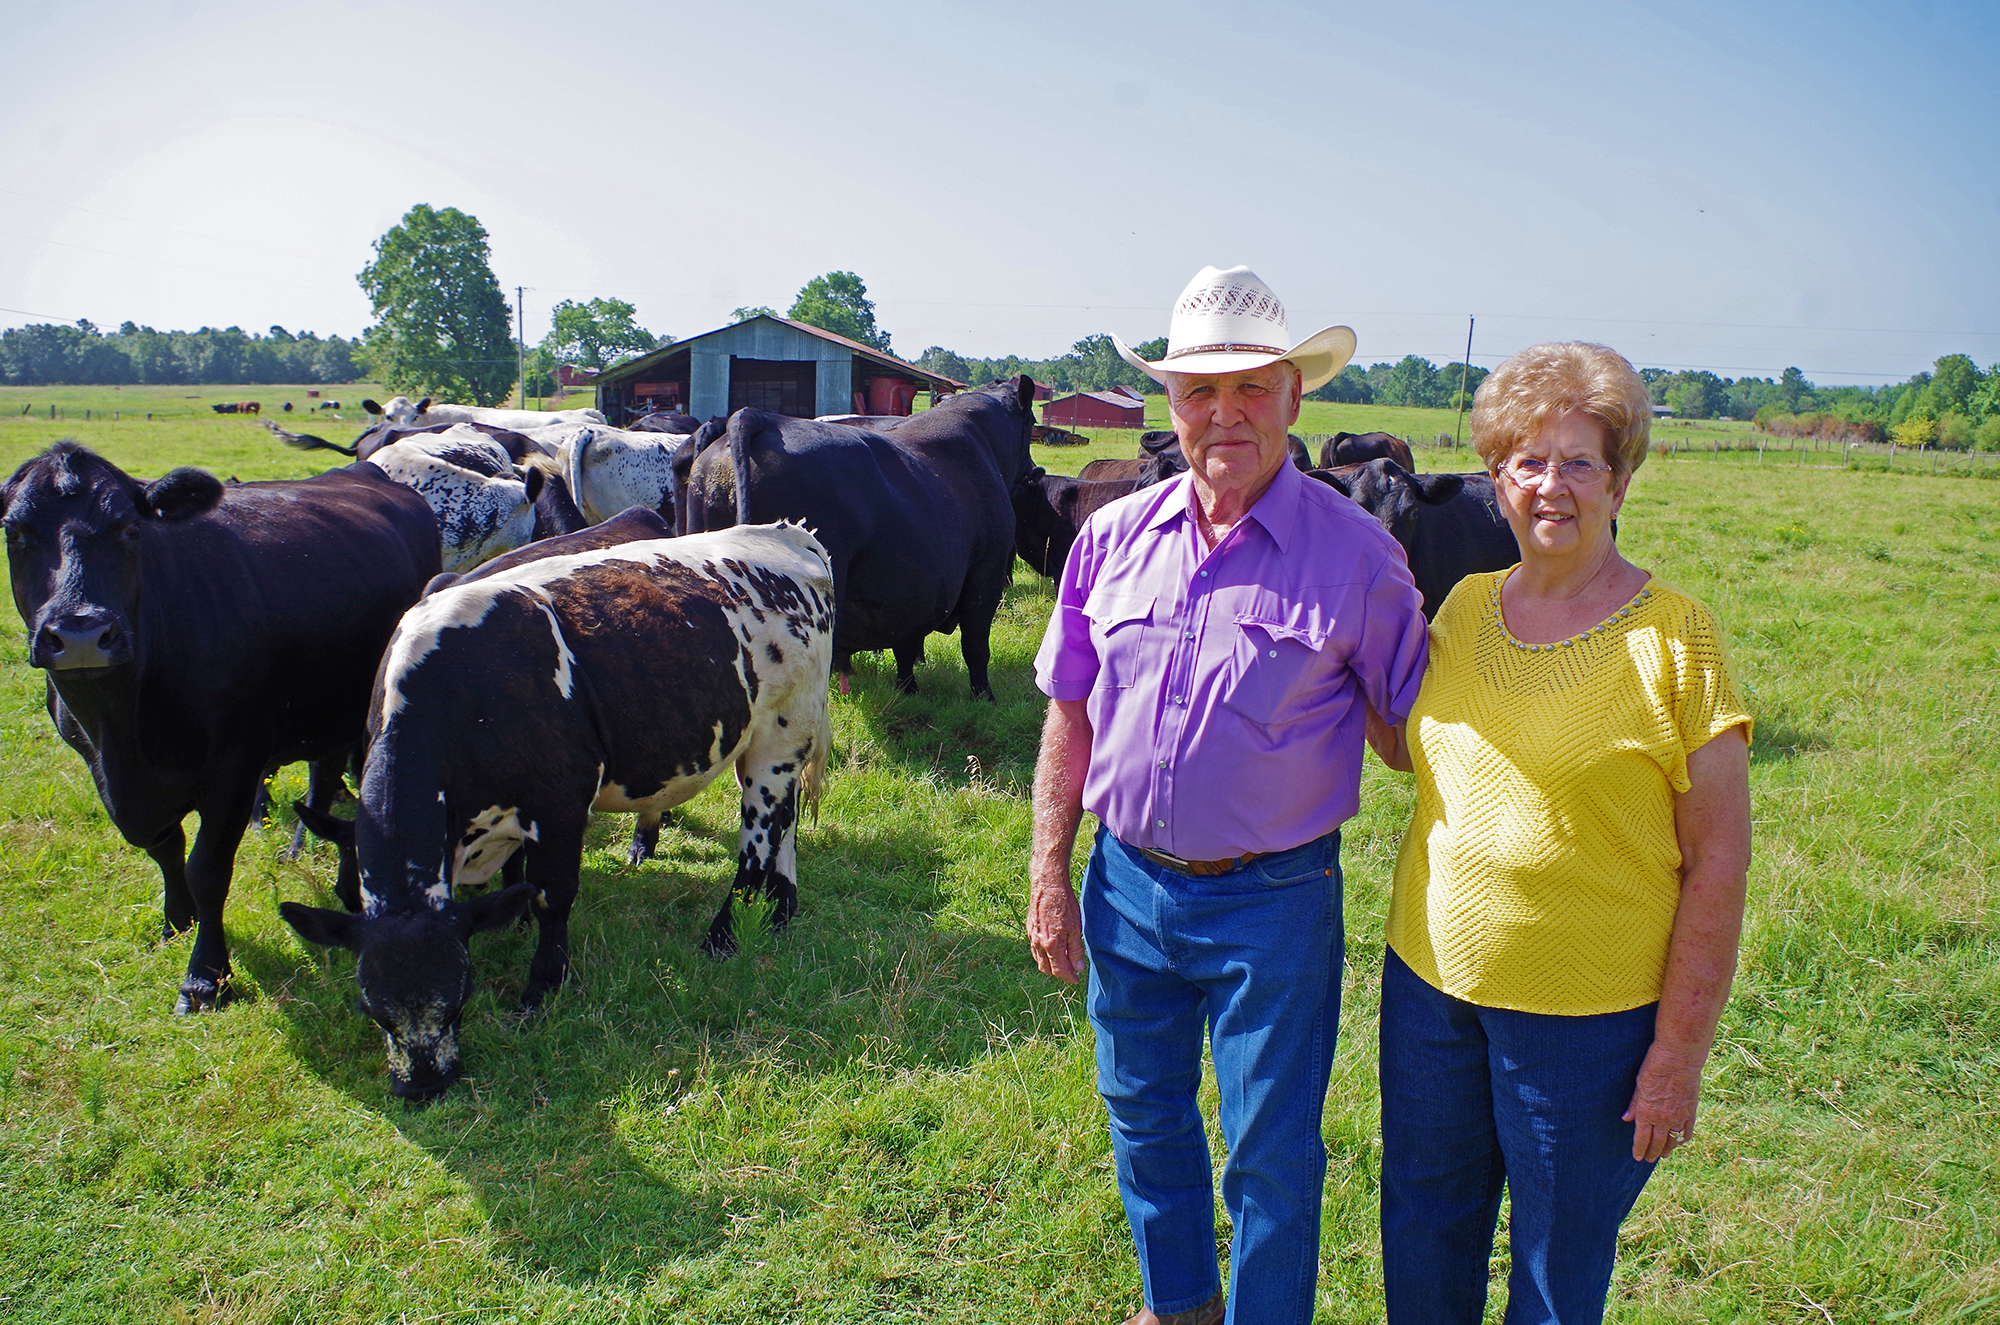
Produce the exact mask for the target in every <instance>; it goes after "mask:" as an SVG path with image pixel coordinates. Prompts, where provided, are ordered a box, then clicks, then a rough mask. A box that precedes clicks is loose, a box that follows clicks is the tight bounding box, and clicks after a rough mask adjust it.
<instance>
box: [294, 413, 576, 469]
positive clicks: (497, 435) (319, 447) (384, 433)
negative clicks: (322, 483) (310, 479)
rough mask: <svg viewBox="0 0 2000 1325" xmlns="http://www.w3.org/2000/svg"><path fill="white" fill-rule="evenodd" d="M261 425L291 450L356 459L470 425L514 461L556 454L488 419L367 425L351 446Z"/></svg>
mask: <svg viewBox="0 0 2000 1325" xmlns="http://www.w3.org/2000/svg"><path fill="white" fill-rule="evenodd" d="M264 426H265V427H266V428H269V429H270V430H271V435H272V436H273V437H276V438H277V439H278V440H279V441H281V442H283V443H284V444H285V445H286V446H289V447H291V448H293V449H294V450H298V451H334V452H338V453H339V454H341V455H347V456H353V457H354V458H355V459H356V460H366V459H368V458H369V457H370V456H372V455H374V454H375V453H376V452H377V451H379V450H381V449H382V448H383V447H385V446H394V445H395V444H396V443H398V442H400V441H404V440H405V439H407V438H411V437H422V436H425V435H427V434H434V433H443V432H448V431H450V430H451V429H453V428H469V429H472V430H473V431H475V432H478V433H482V434H484V435H485V436H487V437H490V438H492V439H493V440H494V441H496V442H498V443H499V444H500V445H501V446H502V447H503V448H505V449H506V452H507V454H508V455H509V456H511V457H513V459H514V462H515V463H516V464H519V463H521V462H523V461H525V460H526V459H527V458H528V457H529V456H533V455H540V456H548V457H554V456H556V455H557V454H559V452H558V450H557V448H556V447H554V446H551V445H549V444H548V443H546V442H544V441H543V440H542V439H541V438H539V437H534V436H530V435H529V434H527V433H521V432H516V431H514V430H513V429H511V428H501V427H497V426H495V425H493V424H490V423H433V424H429V425H426V426H425V427H422V428H395V427H387V428H370V429H369V430H368V431H367V432H364V433H362V434H361V436H360V437H359V438H357V439H356V441H355V444H354V445H353V446H340V445H338V444H336V443H334V442H329V441H328V440H327V439H326V438H324V437H315V436H313V435H312V434H311V433H304V432H287V431H286V430H285V429H283V428H280V427H279V426H278V425H277V424H275V423H272V422H270V421H268V420H266V421H265V424H264Z"/></svg>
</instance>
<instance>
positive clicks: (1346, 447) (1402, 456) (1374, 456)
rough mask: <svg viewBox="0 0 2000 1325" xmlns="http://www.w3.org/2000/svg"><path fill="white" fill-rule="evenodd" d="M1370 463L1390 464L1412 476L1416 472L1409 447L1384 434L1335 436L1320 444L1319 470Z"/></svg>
mask: <svg viewBox="0 0 2000 1325" xmlns="http://www.w3.org/2000/svg"><path fill="white" fill-rule="evenodd" d="M1370 460H1393V461H1395V462H1396V463H1397V464H1399V465H1401V466H1402V467H1403V468H1404V469H1407V470H1410V471H1412V472H1415V470H1416V468H1417V462H1416V461H1415V460H1414V459H1413V458H1412V457H1411V455H1410V444H1409V443H1408V442H1406V441H1404V440H1403V439H1402V438H1400V437H1395V436H1392V435H1390V434H1389V433H1386V432H1359V433H1356V432H1337V433H1335V434H1334V435H1333V439H1332V440H1331V441H1327V442H1322V443H1320V448H1319V467H1320V468H1321V469H1334V468H1337V467H1339V466H1342V465H1365V464H1367V463H1368V462H1369V461H1370Z"/></svg>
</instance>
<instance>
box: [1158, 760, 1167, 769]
mask: <svg viewBox="0 0 2000 1325" xmlns="http://www.w3.org/2000/svg"><path fill="white" fill-rule="evenodd" d="M1166 766H1167V761H1166V760H1164V759H1162V760H1161V761H1160V767H1161V768H1165V767H1166Z"/></svg>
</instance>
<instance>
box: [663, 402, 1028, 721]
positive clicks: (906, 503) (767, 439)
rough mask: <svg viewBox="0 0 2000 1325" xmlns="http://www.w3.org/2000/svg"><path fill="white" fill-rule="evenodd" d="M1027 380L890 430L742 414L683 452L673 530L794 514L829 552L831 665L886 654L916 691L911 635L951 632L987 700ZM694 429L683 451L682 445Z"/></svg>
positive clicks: (1008, 557)
mask: <svg viewBox="0 0 2000 1325" xmlns="http://www.w3.org/2000/svg"><path fill="white" fill-rule="evenodd" d="M1034 390H1035V384H1034V382H1033V381H1032V380H1031V379H1029V378H1027V377H1016V378H1012V379H1010V380H1008V381H1006V382H996V383H993V384H991V385H989V386H984V387H980V388H978V389H977V390H972V391H961V392H959V393H957V394H956V395H953V396H949V397H947V398H946V399H944V400H942V401H940V402H939V403H938V404H937V405H936V406H935V407H934V408H932V409H928V410H925V411H924V412H923V413H922V414H919V415H915V416H913V417H911V418H909V419H907V420H905V421H903V422H902V423H900V424H898V425H897V427H896V429H895V431H893V432H886V433H882V432H871V431H869V430H867V429H865V428H846V427H842V426H841V425H839V424H837V423H819V422H815V421H813V420H810V419H793V418H787V417H785V416H783V415H779V414H767V413H765V412H764V411H762V410H756V409H742V410H738V411H737V412H736V413H735V414H734V415H732V416H730V419H729V422H728V425H727V427H726V432H725V435H726V439H727V442H728V445H726V446H725V445H723V444H721V442H719V441H718V442H716V443H715V444H714V445H711V446H709V447H708V448H707V449H706V450H704V451H701V452H700V454H699V455H697V456H696V458H695V460H694V463H693V466H692V471H691V473H690V475H689V479H688V490H687V499H686V502H685V511H686V516H687V520H686V522H685V524H684V525H683V528H684V529H715V528H719V527H721V526H724V525H727V524H729V523H731V522H732V521H734V522H737V523H741V524H749V523H751V522H752V521H758V520H797V521H800V522H801V523H803V524H805V525H806V526H807V527H808V528H810V529H812V530H813V532H814V533H816V534H817V535H818V536H819V540H820V542H822V543H824V544H825V545H826V550H827V553H828V554H829V555H830V556H831V557H832V558H833V584H834V593H835V594H836V596H837V598H838V600H839V603H840V624H839V626H838V628H837V630H836V632H835V638H834V647H833V663H834V666H835V667H836V668H837V669H839V670H840V671H841V672H843V673H845V672H846V671H847V670H848V668H849V660H850V658H851V657H852V655H853V654H855V653H859V652H862V651H864V650H869V649H881V648H888V649H893V650H894V651H895V655H896V688H897V689H899V690H902V691H904V692H906V693H907V692H910V691H913V690H915V689H916V676H915V670H916V665H917V663H918V662H919V661H921V660H922V658H923V656H924V637H925V636H926V635H928V634H930V633H931V632H932V631H939V632H946V633H948V632H950V631H951V630H952V629H954V628H957V629H959V630H960V631H961V632H962V634H961V636H960V647H961V648H962V650H963V652H964V655H965V669H966V672H967V674H968V675H969V676H970V678H971V681H972V693H973V695H974V696H975V697H979V698H985V699H991V698H992V697H993V688H992V686H991V685H989V684H988V682H987V675H986V668H987V659H988V656H989V653H990V647H989V638H990V636H991V634H992V629H993V616H994V613H995V612H996V611H997V610H998V608H999V606H1000V595H1001V593H1002V591H1003V590H1004V589H1005V588H1006V587H1007V583H1008V581H1009V580H1010V579H1011V578H1012V574H1013V564H1014V507H1013V502H1012V498H1011V496H1010V494H1011V492H1012V491H1013V487H1014V484H1015V483H1016V482H1017V481H1019V479H1020V477H1021V475H1023V474H1025V473H1027V471H1028V469H1029V468H1030V460H1029V457H1028V432H1029V429H1030V428H1031V427H1032V426H1033V424H1034V412H1033V409H1032V408H1031V406H1032V403H1033V400H1034ZM703 431H705V429H704V430H702V431H697V432H696V433H695V434H694V436H693V437H691V438H690V439H689V441H688V443H687V444H686V445H688V446H689V447H690V449H696V448H698V447H699V445H700V441H701V438H702V436H703Z"/></svg>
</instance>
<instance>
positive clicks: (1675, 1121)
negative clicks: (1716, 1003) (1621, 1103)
mask: <svg viewBox="0 0 2000 1325" xmlns="http://www.w3.org/2000/svg"><path fill="white" fill-rule="evenodd" d="M1701 1068H1702V1059H1699V1058H1696V1059H1689V1058H1688V1057H1687V1056H1686V1055H1683V1054H1677V1053H1675V1052H1673V1051H1672V1050H1670V1049H1667V1048H1666V1047H1665V1046H1663V1045H1661V1044H1660V1043H1659V1042H1658V1041H1657V1040H1656V1041H1654V1042H1653V1047H1652V1048H1651V1049H1648V1050H1647V1051H1646V1061H1645V1064H1644V1065H1643V1066H1641V1067H1640V1069H1639V1082H1638V1086H1637V1087H1636V1088H1635V1089H1634V1090H1633V1092H1632V1102H1631V1103H1630V1104H1628V1105H1626V1106H1625V1115H1624V1117H1625V1121H1626V1122H1628V1123H1631V1124H1632V1158H1633V1159H1636V1160H1640V1161H1642V1162H1645V1163H1651V1162H1652V1161H1654V1160H1658V1159H1663V1158H1665V1157H1666V1156H1668V1155H1671V1154H1673V1153H1674V1152H1675V1151H1676V1150H1679V1149H1680V1148H1681V1147H1682V1146H1684V1145H1686V1144H1687V1143H1688V1142H1689V1141H1691V1140H1693V1139H1694V1120H1695V1114H1696V1113H1697V1112H1698V1111H1699V1105H1700V1102H1701Z"/></svg>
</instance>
